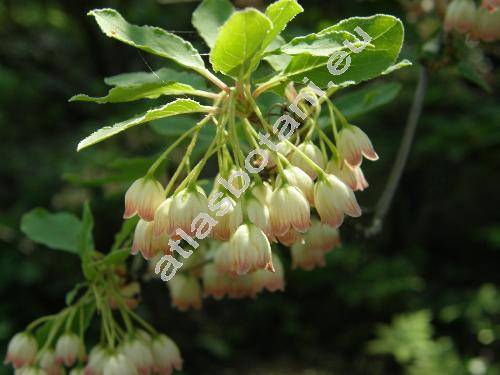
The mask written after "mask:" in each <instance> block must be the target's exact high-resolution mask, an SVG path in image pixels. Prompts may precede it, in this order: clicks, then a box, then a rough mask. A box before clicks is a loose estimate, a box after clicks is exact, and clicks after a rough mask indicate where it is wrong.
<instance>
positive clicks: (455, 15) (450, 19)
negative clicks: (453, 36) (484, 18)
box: [444, 0, 476, 34]
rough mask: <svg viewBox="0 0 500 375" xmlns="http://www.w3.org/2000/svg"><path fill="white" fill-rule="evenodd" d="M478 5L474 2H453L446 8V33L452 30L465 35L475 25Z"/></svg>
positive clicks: (464, 0)
mask: <svg viewBox="0 0 500 375" xmlns="http://www.w3.org/2000/svg"><path fill="white" fill-rule="evenodd" d="M475 16H476V4H475V3H474V1H472V0H453V1H452V2H451V3H450V4H449V5H448V8H446V15H445V18H444V29H445V31H451V30H452V29H455V30H457V31H458V32H460V33H462V34H465V33H466V32H467V31H470V30H471V29H472V27H473V25H474V20H475Z"/></svg>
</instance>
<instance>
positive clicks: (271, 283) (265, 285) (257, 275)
mask: <svg viewBox="0 0 500 375" xmlns="http://www.w3.org/2000/svg"><path fill="white" fill-rule="evenodd" d="M273 266H274V270H275V272H269V271H267V270H257V271H255V272H254V273H253V274H252V275H251V276H252V278H253V280H252V281H253V292H254V293H255V294H256V293H260V292H261V291H262V290H264V289H266V290H268V291H270V292H276V291H278V290H281V291H283V290H285V273H284V270H283V264H282V263H281V260H280V258H279V257H278V255H276V254H273Z"/></svg>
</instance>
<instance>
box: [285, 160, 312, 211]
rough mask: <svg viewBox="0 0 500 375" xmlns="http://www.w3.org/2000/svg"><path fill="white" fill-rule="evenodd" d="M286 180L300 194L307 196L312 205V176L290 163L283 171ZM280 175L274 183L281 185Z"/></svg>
mask: <svg viewBox="0 0 500 375" xmlns="http://www.w3.org/2000/svg"><path fill="white" fill-rule="evenodd" d="M283 172H284V173H285V177H286V180H287V181H288V183H289V184H290V185H292V186H295V187H297V188H298V189H299V190H300V191H301V192H302V194H304V196H305V197H306V198H307V200H308V202H309V204H310V205H311V206H314V181H313V180H312V178H311V177H310V176H309V175H308V174H307V173H306V172H304V171H303V170H302V169H300V168H299V167H296V166H294V165H290V166H288V167H286V168H285V169H284V171H283ZM281 181H282V178H281V175H279V176H278V178H277V179H276V185H277V186H281Z"/></svg>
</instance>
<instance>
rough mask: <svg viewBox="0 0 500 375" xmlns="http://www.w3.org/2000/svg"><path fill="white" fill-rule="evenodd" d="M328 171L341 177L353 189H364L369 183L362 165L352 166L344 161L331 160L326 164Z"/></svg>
mask: <svg viewBox="0 0 500 375" xmlns="http://www.w3.org/2000/svg"><path fill="white" fill-rule="evenodd" d="M326 172H327V173H331V174H333V175H335V176H337V177H338V178H340V179H341V180H342V181H343V182H344V183H346V184H347V186H349V187H350V188H351V189H352V190H353V191H358V190H359V191H363V190H365V189H366V188H367V187H368V186H369V185H368V181H366V178H365V175H364V174H363V171H362V170H361V167H359V166H358V167H350V166H349V165H347V164H346V163H344V162H341V161H338V160H330V161H329V162H328V164H327V165H326Z"/></svg>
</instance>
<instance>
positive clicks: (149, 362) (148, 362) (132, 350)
mask: <svg viewBox="0 0 500 375" xmlns="http://www.w3.org/2000/svg"><path fill="white" fill-rule="evenodd" d="M121 352H122V353H123V354H124V355H125V356H126V357H127V358H128V359H129V360H130V362H132V364H133V365H134V366H135V368H136V369H137V372H138V373H139V375H148V374H149V373H150V372H151V371H152V370H153V368H154V365H155V363H154V360H153V354H152V352H151V348H150V346H149V344H147V343H146V342H144V341H143V340H140V339H128V340H126V341H125V342H124V343H123V345H122V347H121Z"/></svg>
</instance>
